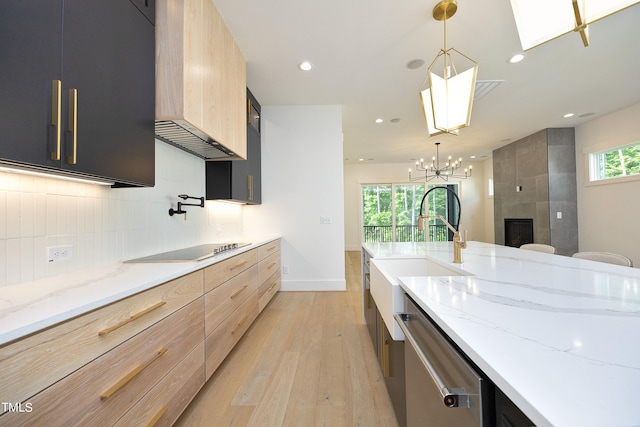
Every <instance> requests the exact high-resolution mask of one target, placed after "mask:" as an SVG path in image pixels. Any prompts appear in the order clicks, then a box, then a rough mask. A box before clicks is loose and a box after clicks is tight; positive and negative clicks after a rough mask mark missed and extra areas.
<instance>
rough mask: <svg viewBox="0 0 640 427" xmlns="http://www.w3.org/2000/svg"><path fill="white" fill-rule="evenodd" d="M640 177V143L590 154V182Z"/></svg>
mask: <svg viewBox="0 0 640 427" xmlns="http://www.w3.org/2000/svg"><path fill="white" fill-rule="evenodd" d="M632 175H640V143H637V142H635V143H633V144H628V145H623V146H620V147H615V148H609V149H607V150H605V151H599V152H596V153H590V154H589V181H603V180H609V179H613V178H621V177H627V176H632Z"/></svg>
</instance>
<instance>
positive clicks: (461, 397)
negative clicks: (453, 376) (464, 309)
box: [393, 313, 470, 408]
mask: <svg viewBox="0 0 640 427" xmlns="http://www.w3.org/2000/svg"><path fill="white" fill-rule="evenodd" d="M409 316H410V315H409V314H407V313H399V314H394V315H393V318H394V319H395V320H396V322H398V326H400V329H402V332H403V333H404V336H405V338H406V339H407V340H408V341H409V343H410V344H411V347H413V349H414V350H415V351H416V354H417V355H418V358H419V359H420V362H422V364H423V365H424V367H425V369H426V370H427V372H428V373H429V375H430V376H431V378H432V379H433V382H435V383H436V386H437V387H438V390H439V391H440V395H441V396H442V403H443V404H444V406H446V407H447V408H458V407H461V408H463V407H466V408H469V407H470V402H469V394H468V393H466V392H465V391H464V390H463V389H455V393H454V392H453V389H449V387H447V386H446V385H445V384H444V381H442V378H440V375H439V374H438V372H437V371H436V369H435V368H434V367H433V365H432V364H431V362H429V359H427V356H425V355H424V352H423V351H422V349H421V348H420V346H419V345H418V342H417V341H416V339H415V338H414V337H413V335H412V334H411V332H410V331H409V328H407V325H405V323H404V322H405V321H406V320H407V319H408V318H409Z"/></svg>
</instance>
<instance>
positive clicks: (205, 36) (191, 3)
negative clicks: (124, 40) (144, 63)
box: [156, 0, 247, 159]
mask: <svg viewBox="0 0 640 427" xmlns="http://www.w3.org/2000/svg"><path fill="white" fill-rule="evenodd" d="M156 11H157V12H156V68H157V69H156V120H157V121H172V120H175V121H184V122H186V123H187V124H188V126H190V127H194V128H197V129H198V130H199V131H200V132H203V133H204V134H206V135H207V136H208V137H209V138H211V139H213V140H214V141H216V142H218V143H219V144H221V145H223V146H224V147H226V148H227V149H228V150H230V151H232V152H233V153H235V155H236V156H235V157H237V158H242V159H245V158H246V156H247V142H246V139H247V137H246V122H245V118H246V114H245V93H246V61H245V59H244V57H243V55H242V52H240V49H239V48H238V46H237V45H236V43H235V42H234V40H233V37H232V35H231V33H230V32H229V30H228V29H227V27H226V26H225V24H224V21H223V20H222V17H221V16H220V14H219V13H218V11H217V9H216V7H215V5H214V4H213V2H212V1H211V0H159V1H158V2H157V3H156Z"/></svg>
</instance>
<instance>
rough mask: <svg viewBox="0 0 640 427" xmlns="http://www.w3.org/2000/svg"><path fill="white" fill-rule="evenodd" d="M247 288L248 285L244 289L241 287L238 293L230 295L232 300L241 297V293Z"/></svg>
mask: <svg viewBox="0 0 640 427" xmlns="http://www.w3.org/2000/svg"><path fill="white" fill-rule="evenodd" d="M247 286H248V285H244V286H243V287H241V288H240V289H238V290H237V291H235V292H234V293H232V294H231V295H229V297H230V298H235V297H237V296H238V295H240V293H241V292H242V291H244V290H245V289H247Z"/></svg>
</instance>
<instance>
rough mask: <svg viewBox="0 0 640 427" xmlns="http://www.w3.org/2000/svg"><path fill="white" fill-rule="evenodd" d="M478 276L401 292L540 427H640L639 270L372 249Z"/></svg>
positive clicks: (482, 247)
mask: <svg viewBox="0 0 640 427" xmlns="http://www.w3.org/2000/svg"><path fill="white" fill-rule="evenodd" d="M363 247H364V248H365V250H367V251H368V252H370V253H371V254H372V255H373V256H374V258H376V257H378V258H407V257H413V258H416V257H426V258H428V259H431V260H435V261H437V262H439V263H441V264H444V265H448V266H449V267H451V268H457V269H460V270H463V271H465V272H466V273H468V274H472V275H471V276H451V277H400V278H399V281H400V286H401V287H402V288H403V289H404V290H405V291H406V292H407V293H408V294H409V295H410V296H411V297H412V298H413V299H414V300H415V301H416V302H417V303H418V304H419V305H420V307H421V308H422V309H423V310H424V311H425V312H426V313H427V314H428V315H429V316H430V317H431V318H432V319H433V320H434V321H435V322H436V323H437V324H438V325H439V326H440V327H441V328H442V330H443V331H445V333H447V334H448V335H449V336H450V337H451V339H452V340H453V341H454V342H455V343H456V344H457V345H458V346H459V347H460V348H461V349H462V351H464V352H465V353H466V355H467V356H468V357H469V358H470V359H471V360H472V361H473V362H474V363H475V364H476V365H477V366H478V367H479V368H480V369H481V370H482V371H483V372H484V373H485V374H486V375H487V376H488V377H489V378H490V379H491V381H492V382H493V383H494V384H496V385H497V386H498V387H499V388H500V389H501V390H502V391H503V392H504V393H505V394H506V395H507V396H508V397H509V398H510V399H511V400H512V401H513V402H514V403H515V404H516V405H517V406H518V407H519V408H520V409H521V410H522V411H523V412H524V413H525V414H526V415H527V416H528V417H529V418H530V419H531V420H532V421H533V422H535V423H536V424H537V425H539V426H549V425H553V426H581V427H584V426H599V427H600V426H640V406H638V397H637V395H636V393H638V392H640V269H636V268H629V267H621V266H616V265H610V264H604V263H597V262H593V261H587V260H580V259H575V258H570V257H565V256H560V255H550V254H544V253H539V252H532V251H526V250H522V249H517V248H510V247H504V246H497V245H492V244H486V243H479V242H469V244H468V248H467V249H464V250H463V263H462V264H453V263H452V262H451V261H452V260H453V248H452V244H451V243H449V242H447V243H426V244H425V243H419V244H412V243H405V244H402V243H398V244H391V243H386V244H384V243H383V244H364V245H363Z"/></svg>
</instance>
